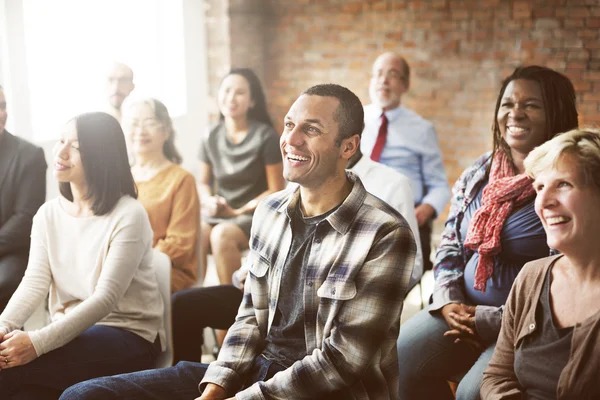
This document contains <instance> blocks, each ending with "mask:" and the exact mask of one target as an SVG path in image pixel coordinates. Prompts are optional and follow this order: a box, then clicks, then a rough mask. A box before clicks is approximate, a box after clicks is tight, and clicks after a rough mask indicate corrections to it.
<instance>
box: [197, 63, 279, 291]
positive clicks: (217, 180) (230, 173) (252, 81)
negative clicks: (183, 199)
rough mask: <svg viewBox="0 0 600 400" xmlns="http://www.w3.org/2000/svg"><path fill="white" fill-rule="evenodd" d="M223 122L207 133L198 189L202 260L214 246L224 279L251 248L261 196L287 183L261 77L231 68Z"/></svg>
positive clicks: (224, 85)
mask: <svg viewBox="0 0 600 400" xmlns="http://www.w3.org/2000/svg"><path fill="white" fill-rule="evenodd" d="M218 104H219V110H220V112H221V116H220V122H219V123H218V124H217V125H216V126H214V127H212V128H211V129H210V130H209V131H208V133H207V134H206V135H205V136H204V137H203V138H202V143H201V145H200V153H199V158H200V169H199V177H198V191H199V193H200V198H201V201H202V214H203V217H202V221H203V222H202V226H201V235H202V236H201V238H202V239H201V240H202V242H201V243H202V248H201V253H202V258H203V260H202V262H203V265H204V266H205V267H206V265H207V262H206V257H207V254H208V253H209V251H210V252H212V254H213V257H214V260H215V265H216V268H217V274H218V276H219V281H220V282H221V283H222V284H226V283H231V275H232V274H233V272H234V271H236V270H238V269H239V268H240V266H241V261H240V260H241V252H242V251H243V250H245V249H247V248H248V239H249V238H250V226H251V224H252V214H253V213H254V210H255V209H256V206H257V204H258V202H259V201H260V200H261V199H263V198H264V197H266V196H267V195H269V194H271V193H274V192H277V191H280V190H282V189H283V188H284V187H285V182H284V180H283V174H282V163H281V152H280V150H279V137H278V135H277V133H276V132H275V129H274V128H273V125H272V123H271V119H270V117H269V114H268V112H267V107H266V103H265V96H264V93H263V90H262V87H261V85H260V81H259V80H258V78H257V77H256V75H255V74H254V72H252V70H250V69H247V68H238V69H232V70H231V71H230V72H229V73H228V74H227V75H226V76H225V78H223V80H222V81H221V85H220V87H219V93H218Z"/></svg>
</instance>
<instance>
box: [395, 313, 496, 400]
mask: <svg viewBox="0 0 600 400" xmlns="http://www.w3.org/2000/svg"><path fill="white" fill-rule="evenodd" d="M447 330H449V328H448V325H447V324H446V321H445V320H444V318H443V317H442V315H441V313H435V314H434V315H431V314H430V313H429V310H428V309H425V310H422V311H419V312H418V313H417V314H416V315H415V316H413V317H412V318H410V319H409V320H408V321H406V322H405V323H404V324H403V325H402V326H401V327H400V336H399V337H398V363H399V367H400V399H401V400H419V399H427V400H429V399H436V400H446V399H448V400H451V399H453V397H452V392H451V391H450V387H449V386H448V381H459V380H460V383H459V385H458V389H457V391H456V400H479V398H480V397H479V388H480V387H481V380H482V379H483V371H484V370H485V369H486V368H487V365H488V362H489V361H490V358H492V354H493V353H494V348H495V347H496V345H495V343H494V344H492V345H490V346H488V347H487V348H485V349H484V350H483V352H479V351H476V350H475V349H473V348H472V347H471V346H469V345H467V344H464V343H456V344H455V343H454V339H452V338H447V337H444V332H446V331H447ZM461 378H462V379H461Z"/></svg>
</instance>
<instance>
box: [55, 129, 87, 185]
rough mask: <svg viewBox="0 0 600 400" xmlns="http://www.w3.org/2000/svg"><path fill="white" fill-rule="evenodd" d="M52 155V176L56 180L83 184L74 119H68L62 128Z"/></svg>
mask: <svg viewBox="0 0 600 400" xmlns="http://www.w3.org/2000/svg"><path fill="white" fill-rule="evenodd" d="M53 155H54V165H53V166H54V177H55V178H56V180H57V181H59V182H68V183H73V184H76V185H79V186H81V185H85V171H84V169H83V163H82V162H81V153H80V151H79V139H78V136H77V127H76V125H75V121H70V122H69V123H67V125H66V126H65V128H64V129H63V132H62V134H61V137H60V139H59V141H58V142H57V143H56V144H55V145H54V150H53Z"/></svg>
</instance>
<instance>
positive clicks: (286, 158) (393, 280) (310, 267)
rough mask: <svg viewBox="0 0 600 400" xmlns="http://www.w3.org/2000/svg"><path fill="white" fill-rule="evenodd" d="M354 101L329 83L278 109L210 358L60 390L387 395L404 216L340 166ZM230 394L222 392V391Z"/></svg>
mask: <svg viewBox="0 0 600 400" xmlns="http://www.w3.org/2000/svg"><path fill="white" fill-rule="evenodd" d="M362 130H363V108H362V105H361V103H360V100H359V99H358V97H356V95H354V93H352V92H351V91H349V90H348V89H346V88H344V87H342V86H339V85H333V84H327V85H317V86H313V87H312V88H310V89H308V90H306V91H305V92H304V93H303V94H302V95H301V96H300V97H299V98H298V100H296V102H295V103H294V104H293V105H292V107H291V109H290V111H289V112H288V114H287V116H286V117H285V128H284V132H283V134H282V136H281V141H280V143H281V151H282V154H283V163H284V176H285V178H286V179H287V180H288V181H291V182H296V183H298V184H299V187H297V188H294V189H288V190H284V191H282V192H278V193H275V194H273V195H271V196H268V197H267V198H265V199H264V200H263V201H262V202H261V203H260V204H259V206H258V207H257V209H256V211H255V214H254V219H253V226H252V233H251V238H250V254H249V256H248V269H249V274H248V277H247V280H246V283H245V288H244V290H245V292H244V298H243V300H242V304H241V306H240V309H239V311H238V315H237V317H236V321H235V322H234V324H233V325H232V326H231V328H230V329H229V332H228V334H227V337H226V338H225V343H224V345H223V347H222V349H221V352H220V354H219V357H218V359H217V361H215V362H213V363H212V364H210V366H209V367H208V368H206V366H205V365H202V364H197V363H189V362H180V363H179V364H177V366H175V367H172V368H166V369H161V370H154V371H143V372H138V373H134V374H125V375H118V376H116V377H112V378H99V379H95V380H92V381H88V382H84V383H82V384H79V385H76V386H74V387H72V388H70V389H68V390H67V391H66V392H65V393H64V394H63V397H62V398H63V399H75V398H77V399H96V398H98V399H100V398H102V399H109V398H123V397H124V398H136V399H137V398H152V399H163V398H164V399H167V398H169V399H175V398H177V399H179V398H180V399H191V398H193V397H194V396H197V395H198V386H197V384H198V382H199V381H201V382H200V385H199V389H200V390H201V391H202V395H201V396H200V397H199V399H200V400H210V399H229V398H235V399H328V400H329V399H396V398H398V357H397V351H396V340H397V337H398V333H399V329H400V313H401V311H402V303H403V299H404V296H405V292H406V288H407V285H408V282H409V279H410V276H411V272H412V268H413V264H414V258H415V252H416V245H415V241H414V237H413V234H412V232H411V229H410V227H409V225H408V223H407V222H406V221H405V219H404V218H403V217H402V216H401V215H400V214H399V213H398V212H397V211H395V210H394V209H393V208H392V207H390V206H389V205H388V204H387V203H385V202H383V201H381V200H379V199H378V198H376V197H374V196H372V195H370V194H369V193H367V192H366V191H365V189H364V187H363V185H362V183H361V181H360V179H358V178H357V177H356V175H354V174H353V173H352V172H349V171H346V170H345V167H346V164H347V161H348V159H349V158H350V157H351V156H352V155H353V154H354V153H355V151H356V149H357V148H358V146H359V143H360V135H361V132H362ZM232 396H234V397H232Z"/></svg>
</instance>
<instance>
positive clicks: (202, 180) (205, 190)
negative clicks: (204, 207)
mask: <svg viewBox="0 0 600 400" xmlns="http://www.w3.org/2000/svg"><path fill="white" fill-rule="evenodd" d="M211 182H212V167H211V166H210V164H208V163H206V162H204V161H200V167H199V169H198V180H197V186H198V194H200V198H201V199H202V200H204V199H206V198H209V197H212V188H211V186H210V185H211Z"/></svg>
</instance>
